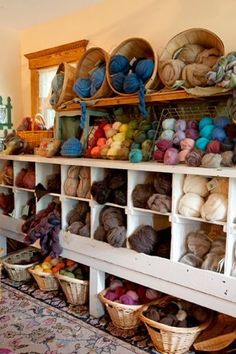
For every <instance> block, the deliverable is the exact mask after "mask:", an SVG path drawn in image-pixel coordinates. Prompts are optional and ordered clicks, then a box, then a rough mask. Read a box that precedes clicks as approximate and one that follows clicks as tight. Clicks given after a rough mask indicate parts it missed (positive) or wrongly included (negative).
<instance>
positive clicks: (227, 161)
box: [221, 151, 234, 167]
mask: <svg viewBox="0 0 236 354" xmlns="http://www.w3.org/2000/svg"><path fill="white" fill-rule="evenodd" d="M233 155H234V153H233V151H225V152H223V153H222V154H221V157H222V161H221V165H222V166H226V167H231V166H232V165H233Z"/></svg>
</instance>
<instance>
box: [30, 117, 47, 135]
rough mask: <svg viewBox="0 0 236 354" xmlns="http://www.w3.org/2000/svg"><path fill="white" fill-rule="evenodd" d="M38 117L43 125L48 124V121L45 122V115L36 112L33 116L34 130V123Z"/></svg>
mask: <svg viewBox="0 0 236 354" xmlns="http://www.w3.org/2000/svg"><path fill="white" fill-rule="evenodd" d="M36 118H37V119H38V120H39V122H40V123H41V124H42V125H44V126H46V122H45V120H44V117H43V115H42V114H41V113H36V114H35V116H34V117H33V120H32V131H34V124H35V120H36Z"/></svg>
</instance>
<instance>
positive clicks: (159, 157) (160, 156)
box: [153, 150, 165, 162]
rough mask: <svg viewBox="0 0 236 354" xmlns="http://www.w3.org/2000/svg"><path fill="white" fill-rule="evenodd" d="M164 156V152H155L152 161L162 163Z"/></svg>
mask: <svg viewBox="0 0 236 354" xmlns="http://www.w3.org/2000/svg"><path fill="white" fill-rule="evenodd" d="M164 155H165V153H164V151H161V150H156V151H154V153H153V159H154V160H156V161H160V162H162V161H164Z"/></svg>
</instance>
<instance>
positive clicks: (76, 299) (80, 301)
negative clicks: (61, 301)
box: [55, 273, 89, 305]
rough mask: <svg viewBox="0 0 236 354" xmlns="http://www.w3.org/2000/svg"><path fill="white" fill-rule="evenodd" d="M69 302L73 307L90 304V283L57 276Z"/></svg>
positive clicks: (57, 274)
mask: <svg viewBox="0 0 236 354" xmlns="http://www.w3.org/2000/svg"><path fill="white" fill-rule="evenodd" d="M55 276H56V278H57V279H58V281H59V283H60V286H61V288H62V290H63V292H64V294H65V296H66V299H67V301H68V302H69V303H70V304H72V305H84V304H86V303H87V302H88V296H89V281H88V280H80V279H75V278H70V277H67V276H65V275H61V274H60V273H56V274H55Z"/></svg>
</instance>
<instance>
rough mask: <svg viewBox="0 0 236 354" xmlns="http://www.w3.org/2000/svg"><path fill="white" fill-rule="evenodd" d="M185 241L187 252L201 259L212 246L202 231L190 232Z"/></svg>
mask: <svg viewBox="0 0 236 354" xmlns="http://www.w3.org/2000/svg"><path fill="white" fill-rule="evenodd" d="M186 241H187V247H188V251H189V252H192V253H193V254H194V255H195V256H197V257H200V258H202V259H203V257H204V256H205V255H206V254H207V253H208V252H209V250H210V248H211V245H212V242H211V240H210V239H209V237H208V235H207V233H206V232H205V231H203V230H198V231H196V232H190V233H189V234H188V235H187V238H186Z"/></svg>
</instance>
